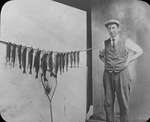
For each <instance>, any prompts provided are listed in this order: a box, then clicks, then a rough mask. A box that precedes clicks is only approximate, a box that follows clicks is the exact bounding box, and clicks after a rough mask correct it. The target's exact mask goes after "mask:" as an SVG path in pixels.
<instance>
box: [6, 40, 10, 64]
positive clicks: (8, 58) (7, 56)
mask: <svg viewBox="0 0 150 122" xmlns="http://www.w3.org/2000/svg"><path fill="white" fill-rule="evenodd" d="M10 55H11V43H10V42H9V43H7V45H6V63H8V62H10Z"/></svg>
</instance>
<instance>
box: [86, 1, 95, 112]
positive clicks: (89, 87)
mask: <svg viewBox="0 0 150 122" xmlns="http://www.w3.org/2000/svg"><path fill="white" fill-rule="evenodd" d="M87 5H88V6H87V48H92V31H91V28H92V27H91V1H90V0H88V4H87ZM87 67H88V68H87V70H88V71H87V104H86V112H88V111H89V108H90V105H92V91H93V90H92V51H87Z"/></svg>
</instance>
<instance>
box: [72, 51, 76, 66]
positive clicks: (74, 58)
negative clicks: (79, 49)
mask: <svg viewBox="0 0 150 122" xmlns="http://www.w3.org/2000/svg"><path fill="white" fill-rule="evenodd" d="M73 63H74V67H75V66H76V51H74V52H73Z"/></svg>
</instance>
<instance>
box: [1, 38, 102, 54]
mask: <svg viewBox="0 0 150 122" xmlns="http://www.w3.org/2000/svg"><path fill="white" fill-rule="evenodd" d="M0 43H2V44H8V43H9V42H6V41H2V40H0ZM25 47H27V48H31V46H30V47H28V46H25ZM33 50H39V48H37V49H36V48H33ZM94 50H99V48H88V49H81V50H76V52H88V51H94ZM41 51H46V50H41ZM52 52H53V53H60V52H61V51H52ZM66 52H69V51H66Z"/></svg>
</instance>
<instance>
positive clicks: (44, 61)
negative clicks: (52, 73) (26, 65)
mask: <svg viewBox="0 0 150 122" xmlns="http://www.w3.org/2000/svg"><path fill="white" fill-rule="evenodd" d="M47 57H48V54H47V53H45V54H43V56H42V58H41V69H42V75H43V76H44V81H48V80H47V78H46V71H47Z"/></svg>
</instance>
